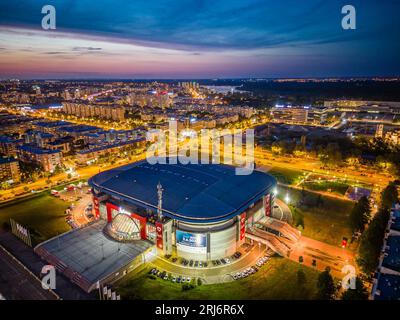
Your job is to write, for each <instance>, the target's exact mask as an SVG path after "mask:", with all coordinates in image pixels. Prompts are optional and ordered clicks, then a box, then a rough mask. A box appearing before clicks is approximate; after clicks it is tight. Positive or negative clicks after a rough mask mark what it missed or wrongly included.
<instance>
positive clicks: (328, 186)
mask: <svg viewBox="0 0 400 320" xmlns="http://www.w3.org/2000/svg"><path fill="white" fill-rule="evenodd" d="M302 186H304V187H305V188H306V189H310V190H315V191H328V190H330V192H332V193H336V194H339V195H344V194H345V193H346V191H347V189H348V187H349V184H347V183H344V182H340V181H338V182H336V181H335V182H334V181H313V182H305V183H303V184H302Z"/></svg>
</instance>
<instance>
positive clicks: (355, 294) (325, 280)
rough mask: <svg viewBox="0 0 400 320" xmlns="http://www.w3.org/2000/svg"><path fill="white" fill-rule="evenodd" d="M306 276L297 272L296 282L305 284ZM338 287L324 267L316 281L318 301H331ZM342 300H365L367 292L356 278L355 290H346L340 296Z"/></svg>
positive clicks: (329, 271)
mask: <svg viewBox="0 0 400 320" xmlns="http://www.w3.org/2000/svg"><path fill="white" fill-rule="evenodd" d="M305 281H306V275H305V273H304V271H303V270H302V269H299V271H298V272H297V282H298V284H299V285H301V284H303V283H305ZM338 289H339V287H338V286H337V285H336V284H335V281H334V279H333V277H332V275H331V269H330V268H329V267H326V269H325V271H323V272H321V273H320V274H319V276H318V281H317V298H318V299H320V300H333V299H335V297H336V296H337V292H338ZM341 299H342V300H367V299H368V291H367V289H366V287H365V286H364V284H363V282H362V280H361V279H360V278H359V277H357V278H356V279H355V289H351V288H349V289H347V290H345V291H344V292H343V293H342V295H341Z"/></svg>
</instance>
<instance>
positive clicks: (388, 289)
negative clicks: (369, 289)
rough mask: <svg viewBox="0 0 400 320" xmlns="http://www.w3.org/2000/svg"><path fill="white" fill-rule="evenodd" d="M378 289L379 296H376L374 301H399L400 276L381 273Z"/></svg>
mask: <svg viewBox="0 0 400 320" xmlns="http://www.w3.org/2000/svg"><path fill="white" fill-rule="evenodd" d="M377 289H378V290H379V294H375V295H374V300H399V299H400V276H396V275H393V274H383V273H381V274H380V275H379V280H378V287H377Z"/></svg>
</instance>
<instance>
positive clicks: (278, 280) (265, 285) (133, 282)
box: [116, 257, 319, 300]
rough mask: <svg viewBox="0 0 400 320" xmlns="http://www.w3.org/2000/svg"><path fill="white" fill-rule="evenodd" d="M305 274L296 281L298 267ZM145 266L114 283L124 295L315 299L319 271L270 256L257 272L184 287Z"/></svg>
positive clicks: (172, 297)
mask: <svg viewBox="0 0 400 320" xmlns="http://www.w3.org/2000/svg"><path fill="white" fill-rule="evenodd" d="M300 268H302V269H303V270H304V272H305V275H306V281H305V283H304V284H299V283H298V281H297V271H298V270H299V269H300ZM150 269H151V268H150V267H149V266H145V267H144V268H142V270H141V271H139V272H136V271H134V272H132V273H131V274H128V275H127V276H126V277H125V278H123V279H122V280H120V281H119V282H118V283H117V284H116V287H117V288H116V290H117V292H118V293H120V294H121V296H122V298H123V299H144V300H148V299H155V300H162V299H171V300H174V299H178V300H184V299H191V300H198V299H207V300H214V299H218V300H219V299H221V300H233V299H237V300H255V299H260V300H266V299H268V300H274V299H275V300H276V299H286V300H294V299H315V298H316V294H317V292H316V283H317V278H318V274H319V272H318V271H315V270H313V269H311V268H307V267H303V266H301V265H299V264H298V263H295V262H293V261H290V260H288V259H284V258H280V257H273V258H272V259H270V260H269V261H268V262H267V263H266V264H265V265H264V266H263V267H262V268H261V269H260V270H259V271H258V272H257V273H256V274H254V275H251V276H249V277H247V278H245V279H242V280H237V281H233V282H228V283H224V284H212V285H204V284H203V285H201V286H197V287H195V288H194V289H191V290H188V291H183V290H182V285H181V284H177V283H173V282H171V281H167V280H162V279H160V278H156V279H150V278H149V277H148V271H149V270H150Z"/></svg>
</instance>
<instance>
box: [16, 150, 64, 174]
mask: <svg viewBox="0 0 400 320" xmlns="http://www.w3.org/2000/svg"><path fill="white" fill-rule="evenodd" d="M17 154H18V159H19V160H20V161H22V162H27V163H29V162H31V163H36V164H39V165H41V166H42V167H43V170H44V171H49V172H53V171H54V170H55V169H56V167H57V166H61V165H62V157H61V151H60V150H58V149H56V150H49V149H43V148H39V147H36V146H31V145H22V146H19V147H18V149H17Z"/></svg>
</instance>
